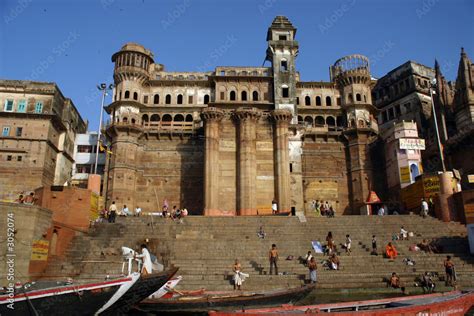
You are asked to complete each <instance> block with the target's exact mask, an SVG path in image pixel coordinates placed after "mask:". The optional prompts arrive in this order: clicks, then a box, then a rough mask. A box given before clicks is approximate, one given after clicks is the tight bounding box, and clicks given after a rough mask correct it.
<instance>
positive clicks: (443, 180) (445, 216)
mask: <svg viewBox="0 0 474 316" xmlns="http://www.w3.org/2000/svg"><path fill="white" fill-rule="evenodd" d="M438 177H439V191H440V192H439V196H438V201H439V203H438V206H439V207H438V209H439V214H437V215H438V216H437V217H438V218H439V219H441V220H442V221H443V222H450V221H451V220H452V218H451V210H452V209H453V207H454V206H453V205H452V198H453V185H452V183H451V181H452V177H451V174H450V173H448V172H443V173H440V174H439V175H438Z"/></svg>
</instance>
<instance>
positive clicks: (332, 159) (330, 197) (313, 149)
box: [302, 139, 351, 214]
mask: <svg viewBox="0 0 474 316" xmlns="http://www.w3.org/2000/svg"><path fill="white" fill-rule="evenodd" d="M302 160H303V188H304V201H305V210H306V212H309V211H310V210H311V201H312V200H313V199H315V200H320V201H321V200H323V201H328V202H329V203H331V204H332V205H333V207H334V208H335V210H336V213H337V214H350V213H351V210H350V205H349V204H350V203H349V189H348V187H349V183H348V173H347V168H348V166H347V149H346V145H345V143H344V142H342V141H334V140H332V141H329V142H314V141H311V140H308V139H307V140H306V141H305V142H304V144H303V159H302Z"/></svg>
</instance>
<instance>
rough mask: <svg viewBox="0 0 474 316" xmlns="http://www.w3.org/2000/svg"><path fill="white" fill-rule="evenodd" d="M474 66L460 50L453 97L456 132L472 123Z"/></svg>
mask: <svg viewBox="0 0 474 316" xmlns="http://www.w3.org/2000/svg"><path fill="white" fill-rule="evenodd" d="M473 78H474V66H473V64H472V62H471V60H470V59H469V57H468V56H467V54H466V52H465V51H464V48H461V59H460V60H459V67H458V75H457V78H456V86H455V90H456V92H455V95H454V104H455V107H454V112H455V118H456V127H457V129H458V131H462V130H468V129H469V128H470V127H471V126H472V124H473V123H474V79H473Z"/></svg>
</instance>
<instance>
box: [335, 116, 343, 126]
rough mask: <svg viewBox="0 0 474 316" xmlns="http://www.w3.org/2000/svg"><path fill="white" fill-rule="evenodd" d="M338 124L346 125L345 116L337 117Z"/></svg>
mask: <svg viewBox="0 0 474 316" xmlns="http://www.w3.org/2000/svg"><path fill="white" fill-rule="evenodd" d="M336 125H337V126H343V125H344V121H343V117H342V116H338V117H337V118H336Z"/></svg>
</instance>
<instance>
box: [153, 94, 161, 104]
mask: <svg viewBox="0 0 474 316" xmlns="http://www.w3.org/2000/svg"><path fill="white" fill-rule="evenodd" d="M158 103H160V95H159V94H155V96H154V97H153V104H158Z"/></svg>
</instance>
